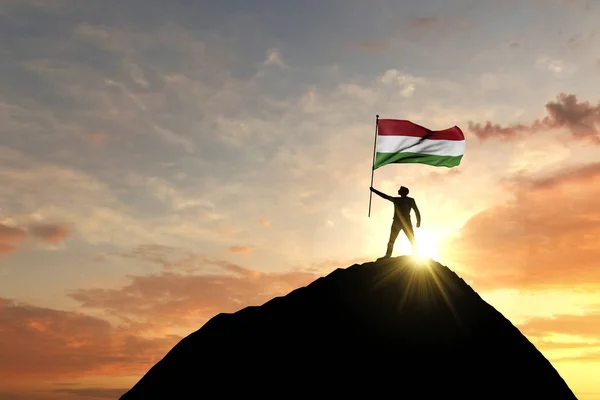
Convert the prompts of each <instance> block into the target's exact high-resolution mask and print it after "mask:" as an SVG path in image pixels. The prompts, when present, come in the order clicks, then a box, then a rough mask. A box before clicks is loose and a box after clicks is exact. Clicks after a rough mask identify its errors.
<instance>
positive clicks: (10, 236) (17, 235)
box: [0, 224, 27, 256]
mask: <svg viewBox="0 0 600 400" xmlns="http://www.w3.org/2000/svg"><path fill="white" fill-rule="evenodd" d="M26 238H27V231H25V230H24V229H23V228H20V227H12V226H8V225H3V224H0V256H2V255H5V254H8V253H12V252H14V251H16V250H17V249H18V247H19V244H20V243H21V242H22V241H23V240H25V239H26Z"/></svg>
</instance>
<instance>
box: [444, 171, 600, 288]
mask: <svg viewBox="0 0 600 400" xmlns="http://www.w3.org/2000/svg"><path fill="white" fill-rule="evenodd" d="M507 191H509V192H512V193H513V194H514V200H512V201H508V202H507V203H505V204H502V205H498V206H494V207H492V208H489V209H487V210H485V211H483V212H481V213H479V214H477V215H475V216H474V217H473V218H471V219H470V220H469V221H468V222H467V223H466V224H465V226H464V227H463V228H462V229H461V231H460V232H459V235H458V237H454V238H451V239H449V240H448V241H446V243H444V245H443V251H442V253H443V254H444V256H445V257H448V258H449V259H451V260H452V263H454V264H455V265H461V266H463V267H464V268H463V269H464V274H463V275H464V277H465V279H469V280H472V281H473V282H474V287H475V289H476V290H482V289H490V288H500V287H508V288H511V287H512V288H514V287H518V288H533V287H542V286H545V287H549V286H555V287H565V286H567V287H571V286H573V285H580V287H582V286H585V285H587V286H590V287H592V286H594V287H596V286H598V285H600V269H599V268H598V260H599V259H600V242H598V237H600V224H599V222H600V209H599V208H598V198H600V163H597V164H592V165H588V166H585V167H581V168H576V169H568V170H564V171H562V172H560V173H558V174H555V175H553V176H550V177H546V178H543V179H523V178H520V179H516V180H513V181H512V182H511V183H510V184H508V185H507Z"/></svg>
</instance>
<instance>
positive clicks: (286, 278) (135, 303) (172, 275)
mask: <svg viewBox="0 0 600 400" xmlns="http://www.w3.org/2000/svg"><path fill="white" fill-rule="evenodd" d="M204 264H205V265H206V266H209V265H212V266H214V267H217V268H218V272H215V273H205V274H198V273H180V272H171V271H163V272H160V273H157V274H152V275H138V276H131V277H130V278H129V279H130V282H129V283H128V284H127V285H124V286H122V287H120V288H110V289H100V288H98V289H80V290H75V291H72V292H70V293H69V296H70V297H71V298H72V299H74V300H76V301H78V302H79V303H80V304H81V305H82V306H83V307H87V308H90V309H99V310H104V311H107V312H108V313H109V314H111V315H114V316H118V317H120V318H122V319H123V320H125V321H129V320H136V321H143V323H144V324H146V329H154V328H157V325H156V324H170V325H173V326H181V327H198V326H200V325H202V324H203V323H204V322H206V321H207V320H208V319H210V318H212V317H213V316H214V315H216V314H218V313H221V312H235V311H237V310H239V309H241V308H243V307H246V306H248V305H260V304H262V303H264V302H266V301H268V300H270V299H271V298H272V297H274V296H279V295H285V294H287V293H289V292H290V291H292V290H294V289H296V288H298V287H300V286H304V285H306V284H308V283H310V282H312V281H313V280H315V279H316V278H317V277H318V276H317V275H316V274H313V273H307V272H284V273H263V272H258V271H255V270H251V269H247V268H244V267H241V266H239V265H236V264H232V263H229V262H227V261H223V260H204Z"/></svg>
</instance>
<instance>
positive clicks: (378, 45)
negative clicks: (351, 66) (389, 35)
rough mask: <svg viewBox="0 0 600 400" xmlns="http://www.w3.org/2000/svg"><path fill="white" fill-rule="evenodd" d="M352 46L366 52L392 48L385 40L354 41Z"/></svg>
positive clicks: (377, 51)
mask: <svg viewBox="0 0 600 400" xmlns="http://www.w3.org/2000/svg"><path fill="white" fill-rule="evenodd" d="M351 47H352V48H353V49H355V50H358V51H360V52H364V53H381V52H384V51H386V50H389V48H390V46H389V45H388V44H387V43H384V42H358V43H353V44H352V46H351Z"/></svg>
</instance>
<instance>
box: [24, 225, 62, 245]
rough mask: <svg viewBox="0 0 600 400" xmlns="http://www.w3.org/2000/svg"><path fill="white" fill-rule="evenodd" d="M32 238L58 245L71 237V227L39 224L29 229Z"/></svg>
mask: <svg viewBox="0 0 600 400" xmlns="http://www.w3.org/2000/svg"><path fill="white" fill-rule="evenodd" d="M29 232H30V234H31V236H33V237H36V238H39V239H42V240H44V241H45V242H48V243H58V242H61V241H62V240H64V239H66V238H68V237H69V236H70V235H71V227H70V226H69V225H66V224H38V225H32V226H31V227H30V228H29Z"/></svg>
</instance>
